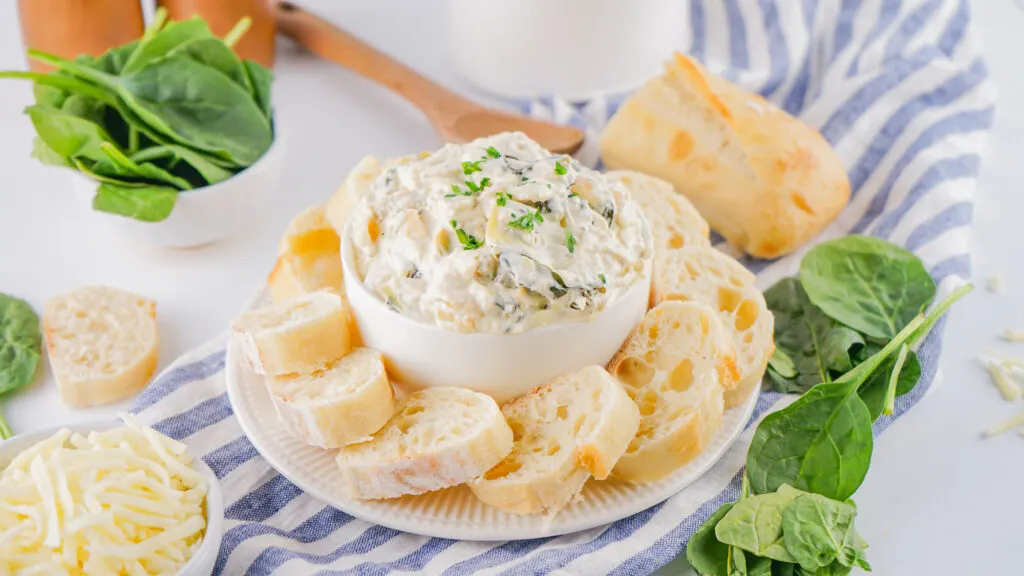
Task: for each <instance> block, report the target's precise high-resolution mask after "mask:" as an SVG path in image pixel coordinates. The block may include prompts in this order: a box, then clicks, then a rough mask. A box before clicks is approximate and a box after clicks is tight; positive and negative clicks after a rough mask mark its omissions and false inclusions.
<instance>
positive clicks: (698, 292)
mask: <svg viewBox="0 0 1024 576" xmlns="http://www.w3.org/2000/svg"><path fill="white" fill-rule="evenodd" d="M755 280H756V278H755V277H754V275H753V274H751V273H750V271H749V270H747V269H746V268H744V267H743V266H742V265H741V264H740V263H739V262H737V261H735V260H733V259H732V258H730V257H729V256H728V255H726V254H723V253H722V252H719V251H718V250H715V249H714V248H709V247H693V248H685V249H682V250H677V251H674V252H672V253H670V254H668V255H666V256H665V257H664V258H662V259H660V260H658V262H657V263H656V264H655V266H654V279H653V281H652V284H651V292H652V294H653V298H654V303H655V304H660V303H661V302H665V301H669V300H684V301H685V300H693V301H696V302H701V303H704V304H707V305H708V306H710V307H712V308H713V309H714V310H716V311H717V312H718V316H719V318H720V319H721V321H722V324H723V325H724V326H725V329H726V330H725V331H726V334H727V335H728V337H729V338H730V340H731V341H732V343H733V345H734V346H735V348H736V366H735V368H736V371H735V373H734V378H733V385H730V386H727V390H726V393H725V406H726V408H732V407H733V406H738V405H740V404H742V403H744V402H745V401H746V400H747V398H748V397H750V394H751V392H753V390H754V389H755V388H757V387H758V386H759V385H760V384H761V379H762V378H763V376H764V371H765V369H766V368H767V367H768V359H769V358H771V356H772V352H774V351H775V344H774V341H773V331H774V327H775V318H774V317H773V316H772V313H771V311H770V310H768V306H767V304H766V303H765V301H764V295H763V294H761V291H760V290H758V289H757V288H756V287H755V286H754V281H755Z"/></svg>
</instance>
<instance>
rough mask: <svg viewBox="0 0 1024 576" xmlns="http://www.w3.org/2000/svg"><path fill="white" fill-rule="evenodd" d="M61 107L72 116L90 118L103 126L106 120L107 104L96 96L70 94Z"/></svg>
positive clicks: (89, 119) (94, 122)
mask: <svg viewBox="0 0 1024 576" xmlns="http://www.w3.org/2000/svg"><path fill="white" fill-rule="evenodd" d="M60 109H61V110H62V111H64V112H67V113H68V114H71V115H72V116H78V117H79V118H81V119H83V120H88V121H90V122H92V123H93V124H96V125H97V126H103V123H104V122H105V120H106V110H107V105H106V104H104V103H103V102H100V101H99V100H96V99H95V98H90V97H88V96H83V95H81V94H70V95H68V97H67V98H66V99H65V100H64V102H63V103H62V104H61V107H60Z"/></svg>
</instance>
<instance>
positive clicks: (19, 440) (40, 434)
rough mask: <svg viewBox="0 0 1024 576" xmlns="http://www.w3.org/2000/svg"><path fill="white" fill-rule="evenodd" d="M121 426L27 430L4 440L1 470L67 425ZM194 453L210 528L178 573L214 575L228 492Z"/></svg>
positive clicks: (77, 430)
mask: <svg viewBox="0 0 1024 576" xmlns="http://www.w3.org/2000/svg"><path fill="white" fill-rule="evenodd" d="M120 426H124V423H123V422H121V421H119V420H117V421H115V420H106V421H100V422H92V423H85V424H69V425H67V426H55V427H53V428H47V429H45V430H38V431H36V432H26V433H24V434H19V435H17V436H14V437H12V438H8V439H7V440H0V472H2V471H3V470H4V469H5V468H7V466H8V465H9V464H10V463H11V461H12V460H14V458H15V457H16V456H17V455H18V454H20V453H22V452H24V451H25V450H27V449H28V448H30V447H32V446H34V445H36V444H38V443H39V442H42V441H43V440H46V439H47V438H50V437H51V436H53V435H54V434H56V433H57V432H59V431H61V430H63V429H65V428H66V429H68V430H70V431H71V432H74V433H79V434H84V435H88V434H89V433H90V432H104V431H107V430H110V429H112V428H117V427H120ZM193 456H194V459H193V460H192V467H193V468H195V469H196V471H197V472H199V473H200V474H202V475H203V478H204V479H205V480H206V485H207V492H206V500H205V510H204V513H205V516H206V528H205V529H204V532H203V539H202V541H201V542H200V543H199V547H198V548H196V549H195V553H194V554H193V555H192V558H190V559H189V560H188V561H187V562H186V563H185V564H184V565H182V567H181V568H180V569H179V570H178V572H177V574H176V576H208V575H209V574H212V573H213V569H214V566H215V565H216V563H217V555H218V554H219V553H220V544H221V540H222V539H223V536H224V494H223V492H222V491H221V487H220V481H218V480H217V475H216V474H215V473H214V472H213V470H212V469H210V467H209V466H207V465H206V462H203V459H202V458H200V457H199V456H198V455H196V454H193Z"/></svg>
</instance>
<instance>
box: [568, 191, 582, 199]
mask: <svg viewBox="0 0 1024 576" xmlns="http://www.w3.org/2000/svg"><path fill="white" fill-rule="evenodd" d="M579 196H580V195H579V194H577V193H575V192H573V193H572V194H569V198H579Z"/></svg>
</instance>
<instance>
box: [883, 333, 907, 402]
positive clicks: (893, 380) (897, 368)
mask: <svg viewBox="0 0 1024 576" xmlns="http://www.w3.org/2000/svg"><path fill="white" fill-rule="evenodd" d="M909 352H910V347H909V346H907V345H906V344H904V345H903V346H900V353H899V356H897V357H896V363H895V364H894V365H893V367H892V372H891V373H890V374H889V387H888V388H886V389H885V407H884V408H882V414H887V415H888V414H892V413H893V410H895V409H896V385H897V384H898V383H899V379H900V372H902V371H903V363H904V362H906V361H907V353H909Z"/></svg>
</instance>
